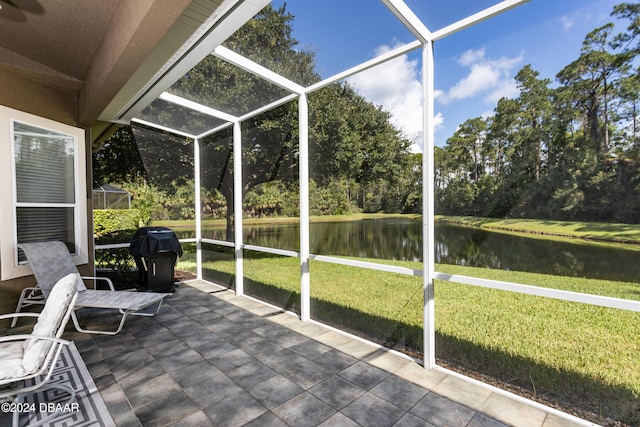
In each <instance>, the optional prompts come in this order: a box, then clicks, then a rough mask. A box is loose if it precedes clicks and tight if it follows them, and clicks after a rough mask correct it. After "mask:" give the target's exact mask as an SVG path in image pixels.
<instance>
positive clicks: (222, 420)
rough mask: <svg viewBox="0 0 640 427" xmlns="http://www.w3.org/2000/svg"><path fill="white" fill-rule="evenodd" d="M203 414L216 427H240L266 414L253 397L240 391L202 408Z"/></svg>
mask: <svg viewBox="0 0 640 427" xmlns="http://www.w3.org/2000/svg"><path fill="white" fill-rule="evenodd" d="M204 412H205V413H206V414H207V416H208V417H209V418H210V419H211V421H213V424H214V425H216V426H226V427H234V426H242V425H244V424H246V423H248V422H250V421H252V420H254V419H255V418H258V417H259V416H260V415H262V414H264V413H265V412H267V408H265V407H264V406H262V405H261V404H260V402H258V401H257V400H256V399H255V398H254V397H253V396H251V395H250V394H249V393H247V392H245V391H241V392H240V393H237V394H235V395H233V396H229V397H227V398H226V399H223V400H221V401H220V402H217V403H214V404H213V405H210V406H207V407H206V408H204Z"/></svg>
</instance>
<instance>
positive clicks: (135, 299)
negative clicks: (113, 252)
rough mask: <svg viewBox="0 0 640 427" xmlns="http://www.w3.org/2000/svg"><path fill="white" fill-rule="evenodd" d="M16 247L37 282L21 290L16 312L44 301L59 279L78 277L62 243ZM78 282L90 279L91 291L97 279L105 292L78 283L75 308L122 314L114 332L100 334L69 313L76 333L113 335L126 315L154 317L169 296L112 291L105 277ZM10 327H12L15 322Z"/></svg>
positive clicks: (99, 331)
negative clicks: (92, 284) (24, 258)
mask: <svg viewBox="0 0 640 427" xmlns="http://www.w3.org/2000/svg"><path fill="white" fill-rule="evenodd" d="M18 247H19V248H20V249H22V251H23V252H24V254H25V256H26V257H27V261H29V264H30V266H31V270H32V271H33V274H34V276H35V277H36V281H37V282H38V283H37V285H36V286H35V287H32V288H26V289H24V290H23V291H22V293H21V294H20V300H19V301H18V306H17V308H16V312H20V311H21V310H22V309H23V308H24V307H27V306H29V305H34V304H42V303H43V302H44V301H45V300H46V298H47V296H48V293H49V290H50V289H51V287H52V286H53V284H54V283H56V282H57V281H58V280H59V279H60V278H61V277H64V276H65V275H67V274H69V273H75V274H79V273H78V269H77V267H76V266H75V264H74V263H73V259H72V258H71V254H70V253H69V250H68V249H67V247H66V245H65V244H64V243H62V242H59V241H49V242H37V243H21V244H20V245H18ZM82 279H85V280H91V281H92V282H93V283H94V288H95V283H96V282H97V281H98V280H103V281H105V282H106V283H107V285H108V287H109V290H101V289H87V287H86V286H85V284H84V282H83V281H80V282H79V283H78V300H77V301H76V305H75V307H76V309H80V308H98V309H116V310H119V312H120V314H121V315H122V318H121V319H120V324H119V325H118V328H117V329H116V330H115V331H103V330H91V329H84V328H83V327H81V326H80V324H79V322H78V318H77V316H76V313H75V312H74V313H72V314H71V318H72V319H73V324H74V325H75V327H76V329H77V330H78V331H80V332H86V333H91V334H104V335H115V334H117V333H118V332H120V331H121V330H122V328H123V326H124V322H125V320H126V319H127V317H128V316H129V315H136V316H155V315H156V314H157V313H158V311H160V307H161V306H162V302H163V301H164V299H165V298H166V297H167V296H169V295H171V294H170V293H155V292H128V291H116V290H115V289H114V287H113V283H112V282H111V280H109V279H108V278H106V277H82ZM154 304H157V307H156V309H155V310H154V311H153V312H141V310H143V309H145V308H146V307H149V306H153V305H154ZM11 326H15V322H13V323H12V325H11Z"/></svg>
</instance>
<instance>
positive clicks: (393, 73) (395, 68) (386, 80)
mask: <svg viewBox="0 0 640 427" xmlns="http://www.w3.org/2000/svg"><path fill="white" fill-rule="evenodd" d="M392 48H393V47H390V46H381V47H379V48H378V49H377V50H376V56H378V55H381V54H383V53H385V52H387V51H389V50H391V49H392ZM348 81H349V83H350V84H352V85H353V86H354V87H355V89H356V90H357V91H358V93H359V94H360V95H362V96H364V97H365V98H367V99H368V100H369V101H371V102H373V103H374V104H375V105H380V106H382V108H383V109H384V110H385V111H388V112H389V113H390V114H391V123H392V124H393V125H394V126H396V127H397V128H399V129H401V130H402V131H403V132H404V133H405V135H406V136H407V137H408V138H409V139H411V140H413V141H414V143H416V144H418V145H419V146H422V82H421V78H420V63H419V61H418V60H412V59H410V58H409V57H408V56H407V55H402V56H399V57H397V58H395V59H392V60H390V61H387V62H385V63H384V64H382V65H379V66H377V67H374V68H371V69H369V70H366V71H364V72H362V73H358V74H356V75H355V76H352V77H350V78H349V79H348ZM439 120H440V123H441V120H442V118H440V119H439ZM436 123H438V119H437V118H436Z"/></svg>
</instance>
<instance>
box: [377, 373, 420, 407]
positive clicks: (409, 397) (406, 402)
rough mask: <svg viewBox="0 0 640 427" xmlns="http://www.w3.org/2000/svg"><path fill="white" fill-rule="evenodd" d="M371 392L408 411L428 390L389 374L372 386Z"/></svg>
mask: <svg viewBox="0 0 640 427" xmlns="http://www.w3.org/2000/svg"><path fill="white" fill-rule="evenodd" d="M371 393H373V394H375V395H376V396H378V397H381V398H383V399H384V400H386V401H389V402H391V403H393V404H394V405H397V406H399V407H401V408H402V409H404V410H407V411H408V410H409V409H411V408H412V407H413V405H415V404H416V403H418V401H419V400H420V399H422V398H423V397H424V396H425V395H426V394H427V393H428V390H425V389H424V388H422V387H419V386H417V385H415V384H411V383H408V382H406V381H404V380H401V379H400V378H398V377H396V376H394V375H391V376H389V377H387V378H386V379H384V380H383V381H382V382H381V383H379V384H378V385H377V386H375V387H374V388H372V389H371Z"/></svg>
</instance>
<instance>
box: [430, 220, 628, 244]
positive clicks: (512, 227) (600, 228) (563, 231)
mask: <svg viewBox="0 0 640 427" xmlns="http://www.w3.org/2000/svg"><path fill="white" fill-rule="evenodd" d="M436 220H437V221H446V222H451V223H455V224H461V225H469V226H473V227H480V228H487V229H490V230H493V231H508V232H520V233H532V234H542V235H546V236H560V237H573V238H581V239H590V240H599V241H607V242H619V243H635V244H640V224H615V223H608V222H580V221H555V220H542V219H499V218H479V217H472V216H437V217H436Z"/></svg>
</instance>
